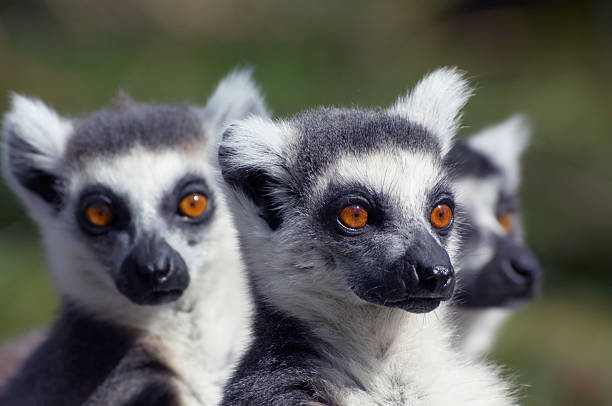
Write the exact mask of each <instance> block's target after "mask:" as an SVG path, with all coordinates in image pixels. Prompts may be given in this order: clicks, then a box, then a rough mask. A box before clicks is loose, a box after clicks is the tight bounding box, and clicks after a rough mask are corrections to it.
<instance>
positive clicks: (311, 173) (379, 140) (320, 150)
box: [292, 108, 440, 185]
mask: <svg viewBox="0 0 612 406" xmlns="http://www.w3.org/2000/svg"><path fill="white" fill-rule="evenodd" d="M292 124H294V125H295V126H296V127H297V128H298V129H299V131H300V133H301V137H300V142H299V146H298V151H297V156H298V157H299V159H298V160H297V162H296V163H295V164H296V167H295V168H292V169H294V170H295V171H296V172H297V173H299V174H301V175H302V176H303V179H301V181H302V182H304V183H302V185H308V184H309V183H310V182H311V181H312V180H314V179H316V176H317V175H318V174H320V173H321V172H323V171H325V170H326V169H327V167H328V166H329V165H330V164H331V163H332V162H334V161H336V160H337V159H338V157H340V156H342V155H345V154H347V155H352V156H359V155H360V154H362V153H365V152H374V151H377V150H380V149H384V148H403V149H407V150H409V151H421V152H432V153H434V154H439V153H440V145H439V144H438V141H437V140H436V138H435V137H434V136H432V135H431V134H430V133H428V132H427V130H425V128H423V127H421V126H420V125H418V124H415V123H412V122H410V121H408V120H406V119H405V118H403V117H399V116H395V115H390V114H388V113H385V112H383V111H375V110H362V109H333V108H320V109H315V110H311V111H308V112H306V113H303V114H301V115H300V116H298V117H297V118H296V119H294V120H293V121H292Z"/></svg>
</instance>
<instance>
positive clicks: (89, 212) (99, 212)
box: [85, 202, 115, 227]
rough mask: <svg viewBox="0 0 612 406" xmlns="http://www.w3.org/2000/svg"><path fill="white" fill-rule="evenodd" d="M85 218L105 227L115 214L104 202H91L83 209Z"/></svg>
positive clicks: (95, 224)
mask: <svg viewBox="0 0 612 406" xmlns="http://www.w3.org/2000/svg"><path fill="white" fill-rule="evenodd" d="M85 216H86V217H87V220H88V221H89V222H90V223H91V224H93V225H94V226H98V227H106V226H108V225H109V224H110V223H112V222H113V219H114V218H115V214H114V213H113V210H112V208H111V207H110V206H109V205H108V204H106V203H101V202H100V203H93V204H91V205H90V206H88V207H87V209H85Z"/></svg>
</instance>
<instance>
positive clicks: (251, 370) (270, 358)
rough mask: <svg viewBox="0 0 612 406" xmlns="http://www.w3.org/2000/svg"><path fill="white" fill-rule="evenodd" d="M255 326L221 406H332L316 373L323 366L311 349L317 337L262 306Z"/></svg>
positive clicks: (287, 317)
mask: <svg viewBox="0 0 612 406" xmlns="http://www.w3.org/2000/svg"><path fill="white" fill-rule="evenodd" d="M256 300H257V299H256ZM253 325H254V329H255V331H254V337H255V340H254V342H253V343H252V344H251V346H250V349H249V351H248V352H247V353H246V354H244V356H243V357H242V360H241V361H240V364H239V365H238V367H237V369H236V371H235V373H234V375H233V377H232V379H231V380H230V381H229V382H228V383H227V385H226V387H225V391H224V398H223V401H222V402H221V404H222V405H227V406H247V405H253V406H254V405H275V406H294V405H302V404H305V403H306V402H318V403H320V404H322V405H330V406H331V405H332V403H331V400H330V399H327V398H326V396H325V393H324V391H323V390H322V388H323V382H322V380H321V377H320V376H319V374H318V372H317V371H318V369H319V368H320V365H321V363H322V362H324V361H323V360H322V358H319V356H318V354H317V353H316V352H315V351H314V349H313V342H314V340H315V337H314V336H313V335H311V334H310V333H309V332H308V331H307V329H306V328H304V327H303V326H302V324H301V323H300V322H299V321H298V320H296V319H294V318H292V317H289V316H287V315H284V314H282V313H279V312H278V311H275V310H273V309H271V308H270V307H269V306H268V305H266V304H265V303H263V302H262V301H261V300H259V301H258V304H257V309H256V313H255V317H254V323H253Z"/></svg>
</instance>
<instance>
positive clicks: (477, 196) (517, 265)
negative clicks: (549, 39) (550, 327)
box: [447, 116, 541, 307]
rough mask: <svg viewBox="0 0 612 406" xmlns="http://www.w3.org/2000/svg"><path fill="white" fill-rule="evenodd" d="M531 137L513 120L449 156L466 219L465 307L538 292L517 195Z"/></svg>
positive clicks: (461, 293) (461, 299)
mask: <svg viewBox="0 0 612 406" xmlns="http://www.w3.org/2000/svg"><path fill="white" fill-rule="evenodd" d="M529 132H530V129H529V126H528V124H527V122H526V120H525V119H524V118H523V117H522V116H514V117H511V118H509V119H508V120H506V121H504V122H503V123H501V124H498V125H496V126H493V127H490V128H487V129H485V130H483V131H482V132H480V133H478V134H476V135H474V136H472V137H471V138H469V139H468V140H467V141H465V142H460V143H457V144H456V145H455V146H454V148H453V149H452V150H451V152H450V153H449V155H448V157H447V159H448V161H449V163H450V165H451V166H452V168H453V172H454V173H455V174H456V182H457V189H458V191H459V194H460V196H459V198H460V201H461V203H462V206H463V207H465V209H466V216H467V218H466V223H467V227H466V228H465V230H464V231H465V238H464V249H463V250H462V253H461V257H460V258H459V264H460V265H461V269H462V272H461V281H460V288H459V289H457V304H458V305H460V306H466V307H488V306H506V305H510V304H512V303H514V302H521V301H524V300H526V299H528V298H531V297H533V296H534V295H535V294H537V292H538V291H539V286H540V279H541V277H540V273H541V271H540V267H539V265H538V261H537V259H536V257H535V256H534V255H533V253H532V252H531V251H530V250H529V249H528V248H527V247H526V246H525V244H524V241H523V236H522V229H521V224H520V221H519V214H520V213H519V210H518V209H519V205H518V196H517V193H518V187H519V183H520V162H519V159H520V156H521V154H522V153H523V151H524V150H525V148H526V147H527V144H528V139H529Z"/></svg>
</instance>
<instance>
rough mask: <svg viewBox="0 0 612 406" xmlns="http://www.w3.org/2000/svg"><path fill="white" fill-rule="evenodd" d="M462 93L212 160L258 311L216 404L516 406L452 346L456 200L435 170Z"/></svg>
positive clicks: (327, 113)
mask: <svg viewBox="0 0 612 406" xmlns="http://www.w3.org/2000/svg"><path fill="white" fill-rule="evenodd" d="M469 95H470V90H469V88H468V86H467V83H466V82H465V81H464V80H463V79H462V77H461V75H460V74H459V73H458V72H457V71H455V70H453V69H441V70H438V71H436V72H434V73H432V74H430V75H429V76H427V77H426V78H424V79H423V80H422V81H421V82H420V83H419V84H418V85H417V86H416V87H415V88H414V90H413V91H412V92H411V93H410V94H409V95H408V96H406V97H401V98H399V100H398V101H397V102H396V103H395V104H394V105H393V106H392V107H391V108H389V109H387V110H362V109H326V108H321V109H315V110H312V111H309V112H306V113H304V114H301V115H299V116H297V117H296V118H294V119H291V120H286V121H285V120H283V121H271V120H268V119H262V118H251V119H247V120H243V121H240V122H238V123H235V124H234V125H232V126H230V127H229V128H228V130H227V131H226V132H225V134H224V136H223V141H222V143H221V146H220V149H219V164H220V167H221V172H222V176H223V179H224V181H225V183H226V187H227V189H228V194H229V196H230V197H228V202H229V205H230V208H231V211H232V213H233V214H234V218H235V223H236V226H237V229H238V234H239V238H240V241H241V247H242V249H243V257H244V260H245V263H246V269H247V273H248V275H249V277H250V280H251V288H252V293H253V298H254V306H255V316H254V338H253V341H252V343H251V345H250V348H249V350H248V351H247V352H246V353H245V355H244V357H243V358H242V360H241V362H240V364H239V366H238V368H237V370H236V372H235V374H234V376H233V378H232V379H231V380H230V381H229V383H228V385H227V387H226V389H225V394H224V400H223V402H222V404H224V405H233V406H237V405H240V406H241V405H298V404H300V405H305V404H309V405H313V404H316V405H440V406H448V405H470V406H474V405H487V406H492V405H510V404H511V403H512V400H511V397H510V396H509V395H508V387H507V385H506V384H505V383H504V382H502V381H501V380H500V379H499V378H498V377H497V375H496V372H495V371H494V370H492V369H490V368H489V367H487V366H485V365H483V364H478V363H470V362H469V361H466V357H464V356H463V355H462V354H461V353H459V352H455V351H453V350H452V349H451V345H450V335H451V330H450V329H449V328H448V327H446V326H445V323H444V321H443V315H444V312H445V311H444V309H445V308H446V306H445V305H443V306H440V308H439V310H436V312H435V314H434V313H430V314H415V313H426V312H430V311H433V310H434V309H436V308H438V306H439V305H440V303H441V301H446V300H449V299H450V298H451V296H452V294H453V287H454V284H455V277H454V271H453V266H452V264H451V262H452V261H451V258H453V257H454V255H455V250H456V247H457V233H456V232H455V231H454V230H453V228H454V222H455V220H454V211H455V203H454V197H453V196H454V194H453V190H452V185H451V184H450V183H449V181H448V175H447V174H446V173H445V169H444V165H443V157H444V155H445V154H446V153H447V152H448V151H449V150H450V148H451V145H452V137H453V136H454V134H455V132H456V127H457V125H458V115H459V111H460V109H461V107H462V106H463V105H464V104H465V102H466V101H467V99H468V97H469Z"/></svg>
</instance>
